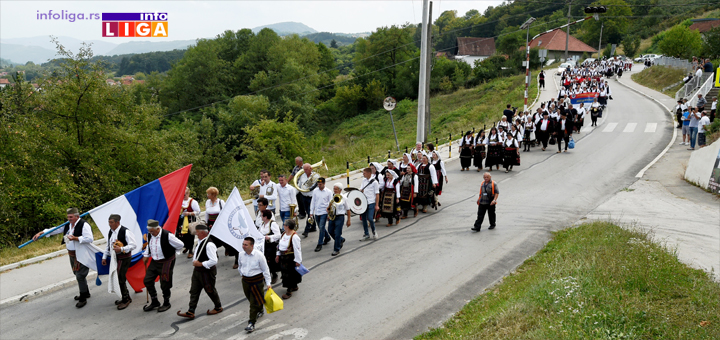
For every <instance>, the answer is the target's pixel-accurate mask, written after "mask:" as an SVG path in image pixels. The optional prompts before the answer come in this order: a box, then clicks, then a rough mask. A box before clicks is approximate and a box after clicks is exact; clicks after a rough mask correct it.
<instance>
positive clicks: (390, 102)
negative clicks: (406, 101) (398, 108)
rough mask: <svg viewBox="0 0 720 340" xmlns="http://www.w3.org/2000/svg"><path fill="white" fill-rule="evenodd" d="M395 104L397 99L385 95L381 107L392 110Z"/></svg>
mask: <svg viewBox="0 0 720 340" xmlns="http://www.w3.org/2000/svg"><path fill="white" fill-rule="evenodd" d="M395 105H397V100H395V98H393V97H387V98H385V100H383V107H384V108H385V110H388V111H392V110H393V109H394V108H395Z"/></svg>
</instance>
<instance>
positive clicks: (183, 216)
mask: <svg viewBox="0 0 720 340" xmlns="http://www.w3.org/2000/svg"><path fill="white" fill-rule="evenodd" d="M200 211H201V210H200V204H198V202H197V201H196V200H194V199H192V198H190V188H187V187H186V188H185V197H184V198H183V202H182V212H181V213H180V220H179V221H178V228H177V232H176V234H177V235H175V236H177V237H178V238H179V239H180V240H181V241H182V242H183V245H184V247H185V249H184V250H183V254H185V253H186V252H187V253H188V255H187V257H188V258H192V257H193V253H192V251H193V245H194V243H195V235H193V234H192V233H191V232H190V230H189V229H188V225H189V224H190V223H193V222H195V220H197V216H198V215H199V214H200ZM186 221H187V223H185V222H186Z"/></svg>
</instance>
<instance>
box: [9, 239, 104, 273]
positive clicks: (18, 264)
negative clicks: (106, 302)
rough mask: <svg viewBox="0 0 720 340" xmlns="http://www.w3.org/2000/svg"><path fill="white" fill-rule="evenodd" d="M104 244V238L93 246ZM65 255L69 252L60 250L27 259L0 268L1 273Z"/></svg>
mask: <svg viewBox="0 0 720 340" xmlns="http://www.w3.org/2000/svg"><path fill="white" fill-rule="evenodd" d="M104 243H105V239H104V238H101V239H99V240H95V241H94V242H93V244H94V245H96V246H99V245H101V244H104ZM65 254H67V250H65V249H62V250H58V251H55V252H52V253H50V254H45V255H40V256H36V257H33V258H30V259H27V260H22V261H20V262H15V263H11V264H7V265H4V266H2V267H0V273H2V272H6V271H8V270H11V269H15V268H18V267H22V266H26V265H28V264H33V263H37V262H42V261H45V260H49V259H52V258H56V257H58V256H62V255H65Z"/></svg>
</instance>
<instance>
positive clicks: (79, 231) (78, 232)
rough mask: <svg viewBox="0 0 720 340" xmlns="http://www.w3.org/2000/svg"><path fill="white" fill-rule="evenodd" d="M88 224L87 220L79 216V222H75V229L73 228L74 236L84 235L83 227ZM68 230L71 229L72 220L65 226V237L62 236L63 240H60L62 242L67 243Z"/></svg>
mask: <svg viewBox="0 0 720 340" xmlns="http://www.w3.org/2000/svg"><path fill="white" fill-rule="evenodd" d="M86 224H87V222H85V220H83V219H82V218H79V219H78V220H77V222H76V223H75V230H73V236H75V237H80V236H82V233H83V228H84V227H85V225H86ZM68 230H70V222H68V223H67V224H66V225H65V228H63V238H62V241H60V244H65V235H67V233H68Z"/></svg>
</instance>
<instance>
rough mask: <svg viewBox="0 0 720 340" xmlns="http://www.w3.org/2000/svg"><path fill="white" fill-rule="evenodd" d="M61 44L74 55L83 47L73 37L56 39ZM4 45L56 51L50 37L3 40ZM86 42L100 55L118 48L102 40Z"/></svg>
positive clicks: (79, 40) (94, 52)
mask: <svg viewBox="0 0 720 340" xmlns="http://www.w3.org/2000/svg"><path fill="white" fill-rule="evenodd" d="M56 38H57V39H58V41H59V42H60V44H62V45H63V46H65V48H67V49H69V50H70V51H71V52H73V53H77V51H78V50H79V49H80V47H81V46H82V43H83V40H81V39H75V38H71V37H64V36H60V37H56ZM0 42H2V43H7V44H14V45H24V46H37V47H42V48H45V49H48V50H51V51H55V44H54V43H52V42H51V41H50V36H47V35H44V36H38V37H30V38H10V39H2V40H0ZM84 42H86V43H88V44H92V45H91V48H92V51H93V54H95V55H100V54H105V53H106V52H108V51H110V50H112V49H113V48H115V47H117V44H115V43H111V42H107V41H101V40H85V41H84Z"/></svg>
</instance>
